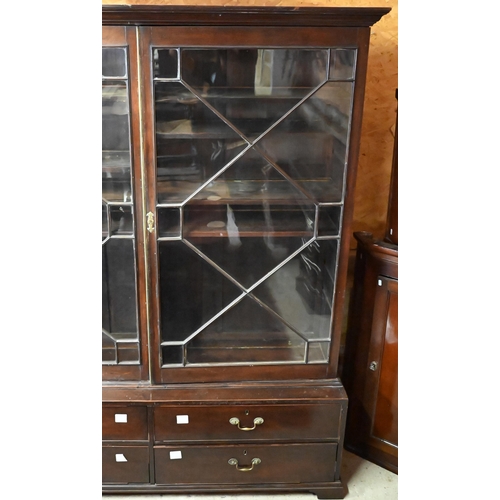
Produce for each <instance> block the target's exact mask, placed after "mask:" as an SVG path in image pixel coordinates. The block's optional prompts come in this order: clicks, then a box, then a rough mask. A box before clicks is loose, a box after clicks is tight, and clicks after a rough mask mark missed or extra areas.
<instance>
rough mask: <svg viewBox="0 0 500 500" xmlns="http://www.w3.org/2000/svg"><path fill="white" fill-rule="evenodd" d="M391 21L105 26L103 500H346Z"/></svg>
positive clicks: (214, 17)
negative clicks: (348, 312) (190, 498)
mask: <svg viewBox="0 0 500 500" xmlns="http://www.w3.org/2000/svg"><path fill="white" fill-rule="evenodd" d="M389 10H390V9H388V8H333V7H332V8H313V7H309V8H265V7H252V8H250V7H245V8H241V7H234V8H227V7H224V8H222V7H220V8H216V7H181V6H162V7H152V6H149V7H142V6H141V7H139V6H103V9H102V20H103V28H102V42H103V48H102V259H103V260H102V286H103V289H102V301H103V302H102V320H103V330H102V362H103V406H102V439H103V447H102V470H103V492H104V493H127V494H128V493H148V492H150V493H176V494H183V493H189V494H193V493H218V494H231V493H241V492H246V493H264V492H265V493H268V494H269V493H271V494H272V493H287V492H288V493H290V492H295V493H298V492H302V493H306V492H310V493H313V494H315V495H317V496H318V498H343V497H344V496H345V493H346V488H345V485H344V484H343V483H342V480H341V477H340V466H341V458H342V448H343V439H344V428H345V422H346V411H347V396H346V392H345V390H344V388H343V386H342V384H341V382H340V380H339V378H338V373H337V368H338V355H339V347H340V333H341V325H342V313H343V301H344V295H345V287H346V275H347V261H348V254H349V242H350V235H351V229H350V228H351V219H352V212H353V190H354V185H355V176H356V165H357V160H358V150H359V137H360V130H361V118H362V110H363V98H364V87H365V79H366V67H367V58H368V46H369V37H370V27H371V26H372V25H373V24H374V23H376V22H377V21H378V20H379V19H380V18H381V17H382V16H383V15H384V14H386V13H387V12H389Z"/></svg>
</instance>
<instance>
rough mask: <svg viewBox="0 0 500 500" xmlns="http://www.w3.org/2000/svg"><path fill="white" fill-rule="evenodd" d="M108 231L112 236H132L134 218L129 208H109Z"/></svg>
mask: <svg viewBox="0 0 500 500" xmlns="http://www.w3.org/2000/svg"><path fill="white" fill-rule="evenodd" d="M109 215H110V226H111V227H110V230H111V234H112V235H129V236H133V234H134V218H133V215H132V207H131V206H121V207H120V206H110V207H109Z"/></svg>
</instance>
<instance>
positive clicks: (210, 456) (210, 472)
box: [155, 443, 337, 485]
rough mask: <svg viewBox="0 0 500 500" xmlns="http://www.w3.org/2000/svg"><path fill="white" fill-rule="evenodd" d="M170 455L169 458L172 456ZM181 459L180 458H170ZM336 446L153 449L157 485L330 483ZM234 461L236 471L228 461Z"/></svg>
mask: <svg viewBox="0 0 500 500" xmlns="http://www.w3.org/2000/svg"><path fill="white" fill-rule="evenodd" d="M171 453H172V455H171ZM171 457H182V458H171ZM336 457H337V445H336V444H334V443H329V444H297V445H296V444H283V445H247V444H245V445H239V446H215V445H214V446H180V447H175V446H158V447H155V477H156V482H157V483H158V484H214V485H219V484H256V483H288V484H297V483H301V482H320V481H333V480H334V474H335V468H336ZM231 458H235V459H236V460H237V461H238V466H239V467H247V468H249V467H251V461H252V459H254V458H259V459H260V460H261V463H260V464H258V465H254V466H253V469H252V470H250V471H246V472H243V471H240V470H237V468H236V466H234V465H230V464H229V463H228V461H229V460H230V459H231Z"/></svg>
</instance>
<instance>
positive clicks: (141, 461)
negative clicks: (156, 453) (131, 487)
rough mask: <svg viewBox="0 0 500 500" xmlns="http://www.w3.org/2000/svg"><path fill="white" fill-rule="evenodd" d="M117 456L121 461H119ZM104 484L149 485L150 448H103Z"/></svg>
mask: <svg viewBox="0 0 500 500" xmlns="http://www.w3.org/2000/svg"><path fill="white" fill-rule="evenodd" d="M117 455H118V456H119V457H120V458H121V460H126V461H117ZM102 482H103V483H122V484H128V483H148V482H149V448H148V447H147V446H103V448H102Z"/></svg>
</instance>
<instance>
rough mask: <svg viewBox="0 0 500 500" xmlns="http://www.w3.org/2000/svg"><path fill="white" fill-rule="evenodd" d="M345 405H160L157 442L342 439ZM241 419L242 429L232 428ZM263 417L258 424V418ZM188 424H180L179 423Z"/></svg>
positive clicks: (155, 434) (158, 409)
mask: <svg viewBox="0 0 500 500" xmlns="http://www.w3.org/2000/svg"><path fill="white" fill-rule="evenodd" d="M341 411H342V406H341V405H340V404H330V405H319V404H318V405H301V406H299V405H293V406H289V405H257V406H255V405H241V406H228V405H224V406H183V407H179V406H158V407H156V408H155V409H154V417H155V430H154V439H155V441H156V442H159V441H178V440H183V441H185V442H187V441H221V440H227V441H232V442H237V441H256V440H257V441H258V440H266V439H267V440H273V441H283V440H286V441H300V440H323V439H329V440H331V439H338V438H339V432H340V426H339V423H340V418H341ZM232 418H237V419H238V420H239V421H240V423H239V426H240V427H242V428H253V427H255V428H254V429H253V430H240V429H239V428H238V426H237V425H232V424H231V423H230V419H232ZM256 418H262V419H263V423H262V424H260V425H256V424H255V423H254V419H256ZM179 420H180V421H181V422H186V421H187V422H186V423H178V421H179Z"/></svg>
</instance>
